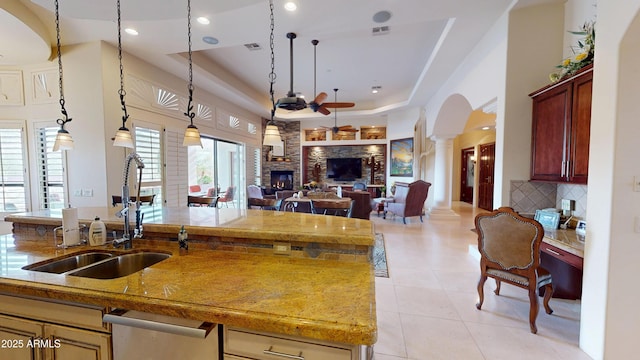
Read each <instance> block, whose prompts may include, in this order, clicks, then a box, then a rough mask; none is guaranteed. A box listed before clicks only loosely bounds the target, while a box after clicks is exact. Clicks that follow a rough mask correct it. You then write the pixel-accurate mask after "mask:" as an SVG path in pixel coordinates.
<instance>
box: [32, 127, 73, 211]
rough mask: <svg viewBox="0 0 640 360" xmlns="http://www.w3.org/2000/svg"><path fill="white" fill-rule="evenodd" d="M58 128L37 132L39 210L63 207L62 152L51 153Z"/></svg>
mask: <svg viewBox="0 0 640 360" xmlns="http://www.w3.org/2000/svg"><path fill="white" fill-rule="evenodd" d="M58 129H59V128H58V127H56V126H51V127H42V128H39V129H38V130H37V133H36V136H37V146H38V163H39V167H38V185H39V186H38V188H39V191H38V192H39V197H40V209H61V208H64V207H65V203H66V199H65V191H64V164H63V162H64V151H55V152H54V151H53V144H54V143H55V141H56V134H57V133H58Z"/></svg>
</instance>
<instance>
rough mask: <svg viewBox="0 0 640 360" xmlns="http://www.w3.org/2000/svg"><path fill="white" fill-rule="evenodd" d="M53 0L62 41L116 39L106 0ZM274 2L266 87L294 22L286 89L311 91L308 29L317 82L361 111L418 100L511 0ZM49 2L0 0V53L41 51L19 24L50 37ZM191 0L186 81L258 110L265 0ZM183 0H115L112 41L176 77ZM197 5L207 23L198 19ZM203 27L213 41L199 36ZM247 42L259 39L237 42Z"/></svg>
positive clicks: (262, 94) (9, 60)
mask: <svg viewBox="0 0 640 360" xmlns="http://www.w3.org/2000/svg"><path fill="white" fill-rule="evenodd" d="M59 2H60V18H61V25H60V26H61V29H62V44H63V45H68V44H74V43H81V42H87V41H95V40H105V41H107V42H109V43H111V44H113V45H116V44H117V27H116V1H115V0H113V1H105V0H59ZM283 3H284V0H274V12H275V14H274V18H275V19H274V20H275V72H276V74H277V81H276V84H275V97H276V99H277V98H280V97H284V96H285V95H286V93H287V92H288V90H289V86H290V76H289V70H290V63H289V55H290V54H289V40H288V39H287V38H286V33H287V32H295V33H296V34H297V38H296V39H295V40H294V44H293V46H294V77H293V78H294V83H293V88H294V89H293V90H294V91H295V92H299V93H302V94H304V95H305V96H306V99H307V101H311V99H313V97H314V68H313V45H312V44H311V40H313V39H317V40H319V41H320V43H319V45H318V46H317V90H318V92H320V91H324V92H327V93H328V94H329V98H328V99H327V101H333V100H334V93H333V91H332V89H334V88H338V89H340V90H339V92H338V101H350V102H355V103H356V106H355V107H354V108H351V109H345V110H340V114H341V116H342V115H345V116H348V115H354V116H355V115H366V116H373V115H384V114H386V113H387V112H389V111H393V110H397V109H403V108H405V107H409V106H420V105H425V104H426V102H427V101H428V99H429V97H430V96H432V95H433V94H434V91H436V90H437V89H438V88H439V87H440V86H441V84H443V83H444V82H445V81H446V79H447V78H448V76H449V75H450V74H451V73H452V72H453V71H454V70H455V68H456V67H457V66H458V65H459V64H460V62H461V61H462V60H463V59H464V57H465V56H466V55H467V54H468V53H469V52H470V51H471V50H472V49H473V47H474V46H475V44H476V43H477V42H478V40H479V39H480V38H481V37H482V36H483V35H484V34H485V33H486V31H487V30H488V29H489V27H490V26H491V25H492V24H493V23H494V22H495V21H496V20H497V18H498V17H499V16H500V15H502V13H504V11H505V10H506V9H508V8H509V6H510V4H511V3H512V1H511V0H483V1H478V0H323V1H317V0H315V1H313V0H298V5H299V6H298V10H297V11H296V12H287V11H285V10H284V8H283ZM53 6H54V5H53V1H51V0H3V3H2V4H0V54H1V55H2V57H0V65H11V64H16V63H18V64H25V63H30V62H31V63H38V62H43V61H46V59H47V58H48V57H49V55H50V53H49V52H48V51H44V53H43V50H42V49H43V48H44V49H45V50H46V46H43V39H42V38H41V37H38V36H34V34H36V32H34V30H33V26H32V25H28V24H27V25H23V24H25V23H27V22H30V21H28V19H32V20H34V19H35V20H37V19H39V20H40V23H41V24H43V25H44V27H45V28H46V29H48V32H49V33H48V36H49V39H47V41H49V44H50V45H53V46H55V23H54V17H53V10H54V8H53ZM21 7H24V8H25V9H26V10H28V12H27V13H26V15H25V13H22V14H17V13H18V12H19V11H16V10H15V9H16V8H21ZM191 7H192V17H193V20H192V39H193V41H192V42H193V45H192V48H193V51H194V57H193V59H194V82H195V84H196V86H197V87H198V88H204V89H207V90H208V91H210V92H212V93H214V94H215V95H218V96H220V97H222V98H224V99H226V100H228V101H231V102H234V103H236V104H238V105H240V106H242V107H244V108H247V109H249V110H250V111H252V112H254V113H256V114H259V115H261V116H264V117H268V116H269V109H270V101H269V96H268V95H269V94H268V89H269V79H268V74H269V72H270V51H269V20H270V16H269V1H268V0H218V1H211V0H192V4H191ZM2 8H4V9H5V11H3V9H2ZM186 8H187V1H186V0H162V1H158V0H121V18H122V27H123V29H124V28H126V27H134V28H136V29H137V30H138V32H139V36H137V37H132V36H130V35H127V34H125V33H123V34H122V41H123V48H124V50H125V51H126V52H127V53H130V54H134V55H136V56H138V57H140V58H143V59H145V60H146V61H148V62H150V63H152V64H154V65H157V66H158V67H160V68H162V69H164V70H166V71H169V72H171V73H173V74H175V75H177V76H180V77H182V78H185V79H186V77H187V68H186V64H185V60H184V52H186V51H187V49H188V47H187V20H186V14H187V9H186ZM382 10H386V11H389V12H390V13H391V18H390V19H389V20H388V21H387V22H385V23H376V22H374V20H373V16H374V14H375V13H377V12H378V11H382ZM199 16H206V17H208V18H209V19H210V20H211V23H210V24H209V25H201V24H199V23H198V22H196V21H195V18H197V17H199ZM16 18H17V19H20V20H22V22H20V21H16ZM379 26H388V27H389V29H390V31H389V33H388V34H386V35H372V29H373V28H374V27H379ZM204 36H213V37H215V38H217V39H219V43H218V44H217V45H209V44H207V43H205V42H203V41H202V38H203V37H204ZM247 43H257V44H258V45H260V47H261V48H262V49H261V50H257V51H249V50H248V49H247V48H245V46H244V44H247ZM34 49H41V50H40V51H34ZM177 54H179V55H182V56H176V55H177ZM372 86H380V87H381V90H380V92H379V93H378V94H372V93H371V87H372ZM195 97H196V98H197V97H198V95H197V92H196V94H195ZM322 116H323V115H321V114H319V113H313V112H311V111H310V110H309V109H305V110H302V111H297V112H287V111H283V110H278V113H277V117H279V118H283V119H285V118H310V117H322Z"/></svg>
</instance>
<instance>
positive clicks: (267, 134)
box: [262, 0, 282, 146]
mask: <svg viewBox="0 0 640 360" xmlns="http://www.w3.org/2000/svg"><path fill="white" fill-rule="evenodd" d="M269 11H270V17H271V27H270V30H271V33H270V35H269V47H270V48H271V72H270V73H269V84H270V86H269V96H270V97H271V120H269V122H268V123H267V127H266V128H265V129H264V139H263V141H262V144H263V145H267V146H282V137H281V136H280V130H278V126H277V125H276V124H275V123H274V122H273V117H274V116H275V114H276V101H275V99H274V97H273V84H274V83H275V82H276V72H275V55H274V51H273V48H274V38H273V36H274V35H273V29H274V21H273V0H269Z"/></svg>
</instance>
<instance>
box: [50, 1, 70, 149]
mask: <svg viewBox="0 0 640 360" xmlns="http://www.w3.org/2000/svg"><path fill="white" fill-rule="evenodd" d="M55 5H56V39H57V41H58V81H59V85H60V112H61V113H62V116H64V118H63V119H58V120H56V122H57V123H58V125H60V130H58V134H56V141H55V142H54V144H53V151H58V150H73V138H72V137H71V134H69V132H68V131H67V130H66V129H65V128H64V126H65V124H66V123H68V122H69V121H71V118H70V117H68V116H67V109H65V108H64V91H63V89H62V51H61V50H60V16H59V14H58V0H55Z"/></svg>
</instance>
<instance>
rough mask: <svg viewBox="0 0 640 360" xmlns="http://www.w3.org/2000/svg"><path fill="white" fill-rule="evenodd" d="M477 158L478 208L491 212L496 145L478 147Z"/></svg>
mask: <svg viewBox="0 0 640 360" xmlns="http://www.w3.org/2000/svg"><path fill="white" fill-rule="evenodd" d="M479 152H480V156H478V176H479V183H478V207H479V208H481V209H485V210H493V178H494V174H493V172H494V167H495V162H496V144H495V143H491V144H483V145H480V150H479Z"/></svg>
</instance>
